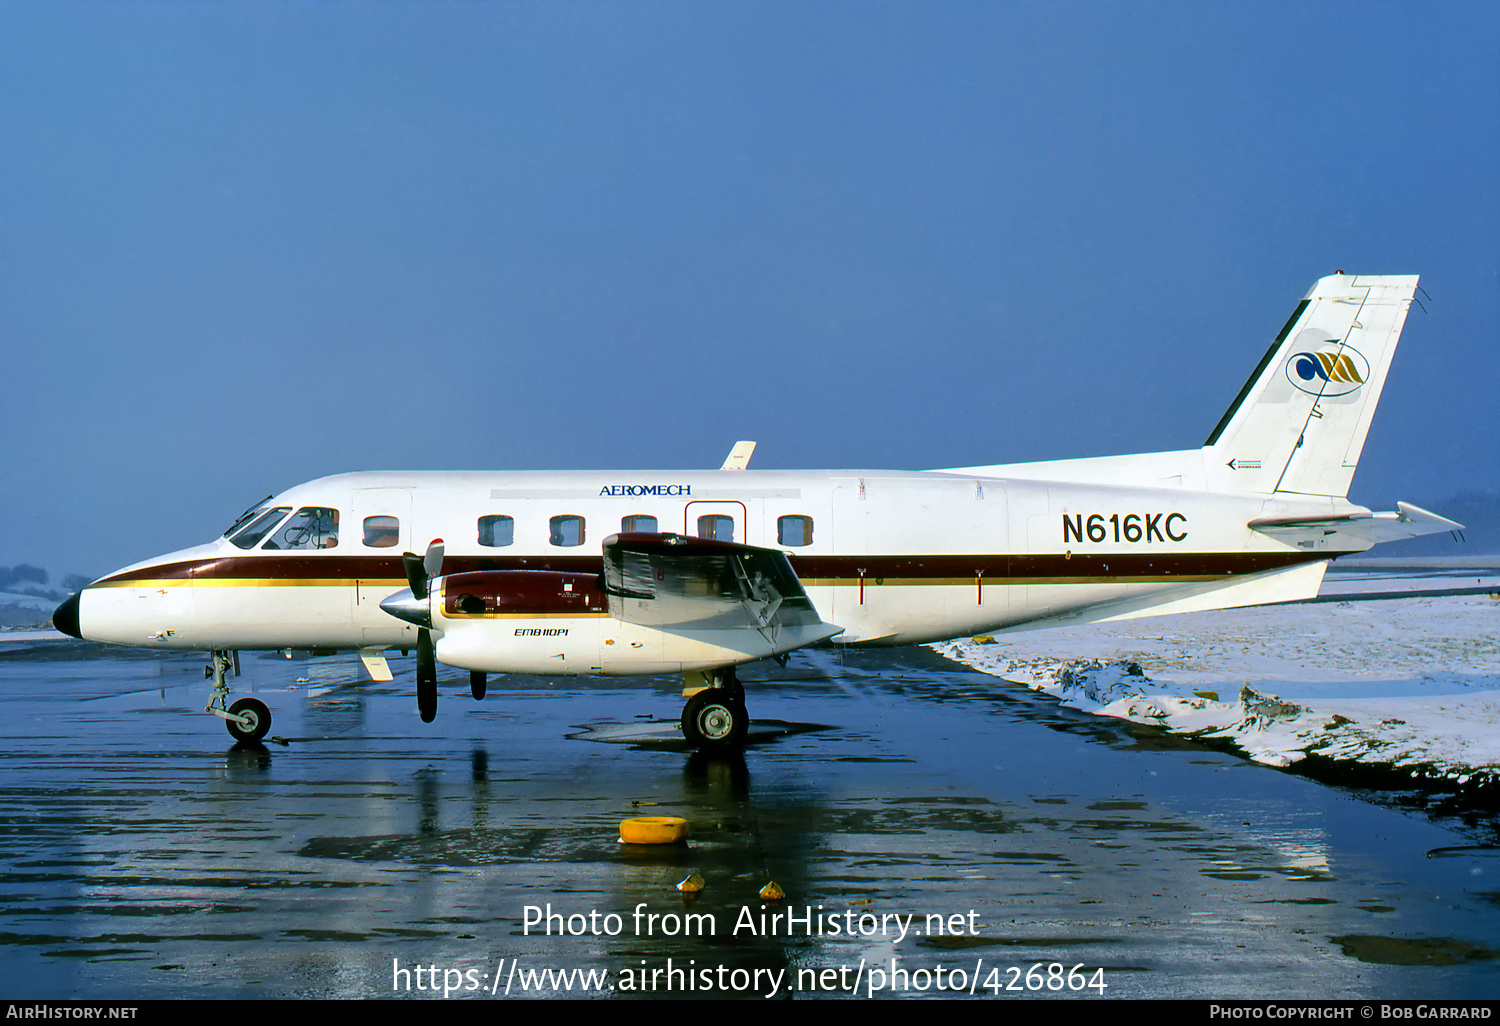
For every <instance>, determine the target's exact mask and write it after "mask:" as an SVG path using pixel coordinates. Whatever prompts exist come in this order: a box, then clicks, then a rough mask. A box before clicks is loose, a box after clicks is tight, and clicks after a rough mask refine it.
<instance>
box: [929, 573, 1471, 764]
mask: <svg viewBox="0 0 1500 1026" xmlns="http://www.w3.org/2000/svg"><path fill="white" fill-rule="evenodd" d="M933 647H934V648H935V649H937V651H939V652H941V653H943V654H944V655H947V656H949V657H951V658H953V659H956V660H958V661H959V662H962V663H966V664H967V665H970V666H973V667H974V668H975V669H978V670H983V671H985V672H987V673H993V674H996V675H997V676H1000V677H1004V678H1005V679H1006V680H1009V681H1013V682H1015V683H1018V684H1024V685H1026V686H1027V687H1030V688H1032V689H1033V690H1036V691H1041V692H1045V693H1047V694H1049V695H1053V696H1055V697H1056V698H1058V699H1059V700H1061V702H1062V703H1063V704H1064V705H1067V706H1071V707H1073V708H1077V709H1084V710H1087V711H1089V712H1094V713H1099V714H1101V715H1105V716H1119V717H1123V718H1125V719H1129V720H1134V721H1136V722H1139V723H1150V724H1154V725H1158V726H1161V727H1164V728H1166V729H1168V730H1170V731H1173V732H1174V733H1178V734H1185V735H1189V736H1195V737H1203V738H1214V739H1226V740H1229V741H1231V742H1233V743H1234V744H1235V745H1237V746H1238V747H1239V748H1241V749H1242V750H1243V751H1244V752H1245V753H1246V754H1247V755H1249V756H1250V757H1251V758H1253V759H1256V760H1258V761H1260V762H1264V763H1269V764H1271V765H1276V766H1287V765H1291V764H1292V763H1294V762H1297V761H1299V760H1301V759H1303V758H1305V757H1306V756H1307V755H1309V754H1314V753H1315V754H1318V755H1322V756H1326V757H1328V758H1330V759H1337V760H1347V761H1353V762H1358V763H1367V764H1371V765H1379V766H1391V767H1396V768H1400V769H1403V770H1406V771H1408V772H1411V773H1412V774H1413V775H1416V776H1426V777H1443V778H1447V779H1450V780H1452V781H1454V782H1455V783H1458V784H1465V783H1469V782H1471V781H1472V782H1474V783H1482V782H1494V781H1500V730H1497V729H1496V727H1497V725H1500V600H1496V599H1494V598H1491V597H1489V596H1488V595H1468V596H1446V597H1425V598H1423V597H1414V598H1403V599H1389V600H1386V601H1379V602H1345V601H1335V602H1320V603H1309V604H1299V605H1281V606H1262V607H1255V608H1249V609H1229V610H1219V611H1215V612H1209V613H1185V614H1181V615H1178V616H1162V617H1151V618H1146V619H1138V620H1126V621H1121V622H1118V623H1106V624H1088V625H1084V626H1080V627H1074V628H1059V629H1051V630H1041V631H1030V632H1023V633H1017V634H1001V635H997V636H995V637H994V638H993V640H989V639H983V638H981V639H976V640H974V641H962V642H946V643H943V644H940V645H935V646H933Z"/></svg>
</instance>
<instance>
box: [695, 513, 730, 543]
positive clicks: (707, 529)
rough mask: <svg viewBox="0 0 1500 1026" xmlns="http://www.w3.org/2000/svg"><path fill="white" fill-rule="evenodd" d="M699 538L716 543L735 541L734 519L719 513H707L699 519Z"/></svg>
mask: <svg viewBox="0 0 1500 1026" xmlns="http://www.w3.org/2000/svg"><path fill="white" fill-rule="evenodd" d="M698 537H699V538H712V539H713V540H714V541H723V542H732V541H734V517H726V516H724V515H722V514H719V513H705V514H704V515H703V516H701V517H699V518H698Z"/></svg>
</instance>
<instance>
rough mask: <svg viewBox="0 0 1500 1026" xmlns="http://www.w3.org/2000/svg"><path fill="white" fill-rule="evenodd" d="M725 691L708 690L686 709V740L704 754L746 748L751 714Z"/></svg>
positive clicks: (684, 731) (684, 728) (683, 726)
mask: <svg viewBox="0 0 1500 1026" xmlns="http://www.w3.org/2000/svg"><path fill="white" fill-rule="evenodd" d="M726 691H727V689H725V688H707V689H705V690H703V691H699V692H698V693H697V694H695V695H693V697H691V698H689V699H688V700H687V704H686V705H685V706H683V708H682V736H683V737H685V738H687V742H688V744H690V745H692V746H693V747H694V748H696V749H698V750H699V751H704V752H736V751H739V750H740V749H741V748H743V747H744V746H745V734H746V732H747V731H748V730H749V729H750V714H749V713H747V712H746V711H745V703H744V702H743V701H736V700H735V698H734V696H733V695H731V694H726V693H725V692H726Z"/></svg>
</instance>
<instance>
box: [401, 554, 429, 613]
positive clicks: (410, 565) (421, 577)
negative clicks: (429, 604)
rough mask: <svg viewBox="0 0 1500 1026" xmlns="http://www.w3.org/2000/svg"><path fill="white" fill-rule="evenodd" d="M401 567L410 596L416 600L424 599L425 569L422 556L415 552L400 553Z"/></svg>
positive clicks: (425, 589) (425, 595) (425, 587)
mask: <svg viewBox="0 0 1500 1026" xmlns="http://www.w3.org/2000/svg"><path fill="white" fill-rule="evenodd" d="M401 568H402V569H403V570H405V571H406V584H407V586H408V587H409V588H411V593H412V597H413V598H415V599H417V600H418V601H425V600H426V598H427V571H426V569H425V567H424V566H423V564H422V557H421V556H418V555H417V554H416V553H415V552H403V553H401Z"/></svg>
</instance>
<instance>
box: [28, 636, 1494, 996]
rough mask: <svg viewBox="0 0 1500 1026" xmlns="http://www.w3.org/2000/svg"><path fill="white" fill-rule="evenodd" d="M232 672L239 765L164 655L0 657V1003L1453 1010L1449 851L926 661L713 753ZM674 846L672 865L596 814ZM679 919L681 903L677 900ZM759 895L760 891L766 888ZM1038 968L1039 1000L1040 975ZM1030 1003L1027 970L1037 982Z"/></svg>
mask: <svg viewBox="0 0 1500 1026" xmlns="http://www.w3.org/2000/svg"><path fill="white" fill-rule="evenodd" d="M400 663H401V661H400V660H393V666H395V667H397V669H398V673H397V680H396V681H395V682H393V683H390V684H374V683H360V682H359V681H358V678H357V674H356V664H355V663H354V661H353V660H348V659H340V658H337V657H328V658H318V659H312V660H305V661H286V660H282V659H270V658H264V659H263V658H258V657H247V658H246V659H245V661H244V667H245V670H246V676H245V677H242V678H241V679H240V680H239V681H238V682H237V684H238V687H237V692H236V693H237V694H241V693H255V694H257V695H258V696H259V697H260V698H262V700H264V701H266V702H267V703H268V704H269V705H270V706H271V708H272V709H273V712H274V714H275V717H276V721H275V724H274V725H273V727H272V732H273V733H274V734H278V735H280V736H282V737H285V738H286V739H287V740H288V742H289V744H288V746H287V747H285V748H282V747H275V746H273V747H270V748H259V747H256V748H250V749H246V748H233V747H231V744H230V742H229V738H228V736H227V735H226V734H225V733H224V731H223V729H222V727H221V725H220V724H219V723H218V721H216V720H213V719H211V718H210V717H207V716H205V715H203V714H202V713H201V712H199V710H201V709H202V706H203V704H204V702H205V701H206V694H207V685H206V684H205V683H204V681H203V680H202V670H201V663H200V661H199V660H196V659H191V658H174V657H166V658H161V657H153V658H150V659H142V658H126V659H120V658H116V657H115V654H114V653H112V652H110V653H106V652H105V650H102V649H96V648H91V647H89V646H84V645H77V646H74V645H71V644H69V645H50V646H45V647H43V648H38V649H31V650H27V651H20V652H7V653H0V688H3V690H4V694H5V697H6V699H7V707H8V710H9V712H10V716H9V717H8V719H7V721H6V724H5V727H4V730H5V734H6V743H5V745H4V752H3V755H0V759H3V762H0V765H3V767H4V768H3V771H0V822H3V839H0V856H3V858H4V862H5V880H4V886H3V888H0V897H3V900H0V920H3V921H0V940H3V942H4V944H5V946H6V947H5V950H6V960H7V966H8V970H9V972H8V976H9V977H10V979H11V981H12V984H13V985H12V987H11V989H12V990H13V991H14V994H13V996H15V997H26V998H41V997H53V998H64V997H92V998H99V997H127V998H129V997H134V998H150V997H176V996H185V997H232V996H239V997H247V996H248V997H296V996H319V997H387V996H393V995H394V996H413V997H428V996H431V995H432V994H433V993H434V992H436V993H438V994H442V993H443V992H444V990H445V989H446V990H447V992H448V994H449V996H451V997H460V996H467V997H486V998H488V997H500V996H501V995H503V994H504V993H505V991H506V989H507V988H509V992H510V995H511V996H512V997H515V996H520V995H521V994H523V993H528V994H537V993H546V994H560V993H563V992H570V993H575V994H579V995H584V994H598V993H614V994H617V995H629V994H645V995H647V996H653V995H654V996H661V995H663V994H666V993H669V992H670V993H679V992H686V993H696V994H700V995H701V994H703V993H715V994H716V993H719V992H721V991H726V990H727V991H729V992H730V993H742V994H751V993H759V994H763V995H764V994H770V993H774V994H776V995H777V996H813V995H839V994H846V993H849V992H851V991H853V990H856V989H857V990H858V992H859V993H860V994H861V995H865V994H876V995H881V994H886V995H889V994H897V995H903V996H920V995H923V994H926V995H935V994H944V995H952V994H955V993H973V994H974V995H975V996H976V997H993V996H1027V995H1031V996H1062V997H1068V996H1072V997H1089V998H1097V997H1098V996H1099V994H1100V993H1101V991H1102V993H1103V995H1104V996H1106V997H1146V996H1152V997H1187V996H1191V997H1221V998H1227V997H1245V998H1261V997H1282V998H1287V997H1310V998H1323V997H1338V996H1371V997H1424V998H1433V997H1443V996H1447V997H1463V996H1468V997H1484V996H1487V995H1490V994H1493V993H1494V992H1495V988H1496V983H1497V981H1500V973H1497V972H1496V967H1495V963H1494V960H1493V951H1494V950H1495V949H1496V948H1497V947H1500V936H1497V934H1500V923H1497V918H1496V916H1495V915H1494V912H1495V903H1496V901H1497V899H1496V893H1497V892H1500V887H1497V886H1496V885H1495V884H1492V883H1490V882H1489V880H1488V878H1487V875H1486V874H1487V873H1488V872H1489V871H1490V869H1491V866H1490V863H1491V862H1493V860H1492V859H1489V858H1487V857H1485V856H1486V853H1485V852H1474V853H1472V854H1469V853H1465V852H1462V851H1459V852H1455V853H1454V854H1453V855H1452V857H1446V858H1434V859H1428V858H1426V857H1425V853H1426V852H1428V851H1429V850H1431V849H1435V848H1442V847H1451V848H1458V847H1462V846H1464V845H1465V839H1464V838H1462V837H1460V836H1458V835H1456V834H1453V833H1451V832H1449V831H1447V830H1445V829H1442V828H1440V827H1438V826H1436V825H1434V824H1432V823H1430V822H1428V821H1425V820H1422V819H1418V818H1413V817H1408V816H1403V815H1401V814H1399V813H1396V812H1392V811H1390V810H1387V809H1382V808H1378V807H1375V806H1372V805H1370V804H1367V803H1365V802H1362V801H1359V800H1357V799H1355V798H1352V797H1350V796H1349V795H1346V794H1344V793H1341V792H1339V791H1336V790H1334V789H1330V788H1327V787H1323V786H1320V785H1317V784H1314V783H1311V782H1309V781H1306V780H1301V779H1298V778H1295V777H1291V776H1288V775H1286V774H1282V773H1277V772H1275V771H1273V770H1268V769H1266V768H1264V767H1259V766H1254V765H1252V764H1249V763H1246V762H1244V761H1243V760H1239V759H1236V758H1234V757H1232V756H1229V755H1225V754H1221V753H1217V752H1213V751H1208V750H1205V749H1201V748H1197V747H1195V746H1193V745H1192V744H1190V743H1186V742H1184V741H1182V740H1181V739H1175V738H1169V737H1166V736H1164V735H1160V734H1159V733H1156V732H1153V731H1151V730H1149V729H1144V728H1140V727H1134V726H1128V725H1117V724H1113V723H1110V722H1108V721H1103V720H1100V719H1099V718H1097V717H1090V716H1086V715H1083V714H1072V713H1070V712H1069V711H1068V710H1065V709H1061V708H1059V707H1058V706H1056V705H1055V704H1053V703H1051V702H1049V701H1047V700H1044V699H1039V698H1037V697H1036V696H1034V695H1031V694H1030V693H1028V692H1025V691H1024V690H1022V689H1018V688H1013V687H1011V686H1009V685H1006V684H1004V682H1002V681H999V680H998V679H996V678H993V677H986V676H984V675H982V674H978V673H973V672H970V671H967V670H965V669H963V668H961V667H958V666H956V665H955V664H951V663H948V662H946V661H944V660H942V659H941V658H939V657H937V656H935V655H933V654H932V653H931V652H928V651H925V650H906V649H902V650H893V651H889V652H868V653H857V654H849V655H847V656H844V657H840V656H839V655H838V654H836V653H832V652H814V653H810V654H804V655H803V656H801V657H800V658H799V659H794V661H793V663H792V665H791V666H790V667H788V668H787V669H785V670H782V669H780V668H777V667H776V666H774V665H773V664H764V665H760V664H757V665H756V666H754V667H752V668H751V672H749V673H746V674H745V675H744V676H745V677H746V680H747V689H748V692H749V699H750V709H751V713H752V715H754V716H756V717H757V728H756V732H755V733H754V734H753V735H752V744H751V747H750V748H749V749H748V750H747V752H746V753H745V754H744V756H743V757H742V758H735V759H730V760H722V759H710V758H706V757H703V756H700V755H696V754H693V753H690V752H688V751H687V750H686V749H685V748H684V747H683V746H682V744H681V742H680V738H679V737H678V736H677V735H676V733H675V731H674V730H673V729H672V723H671V721H672V719H673V718H674V717H675V713H676V710H677V708H678V705H679V704H680V699H679V698H678V697H677V691H676V688H675V687H674V684H673V682H672V681H671V680H669V679H665V678H661V679H649V680H645V681H624V682H621V681H602V680H582V681H578V680H568V679H559V680H555V681H553V680H545V679H541V678H531V677H498V678H494V679H492V681H491V690H490V694H489V696H488V697H487V698H486V699H485V701H484V702H481V703H475V702H473V701H472V699H470V698H469V697H468V695H467V680H466V679H465V680H455V681H453V682H452V683H451V685H449V686H447V687H445V689H444V695H443V700H442V703H441V706H440V710H439V716H438V719H437V721H436V723H434V724H432V725H430V726H427V725H423V724H422V723H421V722H420V721H419V720H418V719H417V717H416V715H415V710H414V708H412V707H413V706H414V704H415V703H414V700H413V698H412V695H411V686H410V673H411V668H410V666H409V664H408V665H406V666H401V665H400ZM637 815H673V816H682V817H685V818H686V819H688V820H689V821H690V823H691V825H692V837H691V840H690V842H689V843H688V844H687V845H685V846H636V845H622V844H620V843H619V842H618V841H617V834H618V826H619V822H620V820H622V819H624V818H627V817H630V816H637ZM693 872H697V873H699V874H701V876H702V877H703V879H704V880H705V882H706V885H705V887H704V889H703V890H702V891H701V892H700V893H698V894H696V895H684V894H682V893H680V892H679V891H678V890H677V889H676V885H677V883H678V882H679V881H681V880H683V879H684V878H685V877H687V876H688V875H689V874H690V873H693ZM773 880H774V881H775V882H776V883H778V884H779V885H780V886H781V887H782V889H783V890H784V891H785V894H786V897H785V898H784V899H782V900H779V901H778V900H766V899H762V898H761V897H760V896H759V893H760V890H761V888H762V887H763V886H764V885H765V884H766V883H767V882H768V881H773ZM1034 966H1037V968H1033V967H1034ZM1028 974H1029V975H1028Z"/></svg>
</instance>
